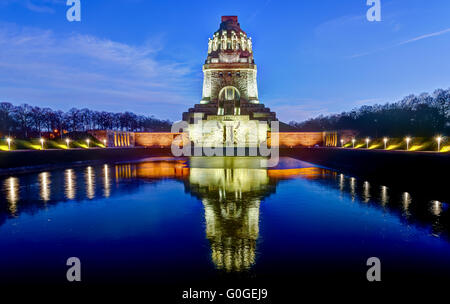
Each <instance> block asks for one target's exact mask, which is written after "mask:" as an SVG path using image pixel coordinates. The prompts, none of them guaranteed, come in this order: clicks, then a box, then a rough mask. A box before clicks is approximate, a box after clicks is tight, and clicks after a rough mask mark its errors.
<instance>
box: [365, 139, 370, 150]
mask: <svg viewBox="0 0 450 304" xmlns="http://www.w3.org/2000/svg"><path fill="white" fill-rule="evenodd" d="M369 142H370V138H369V137H367V138H366V148H367V149H369Z"/></svg>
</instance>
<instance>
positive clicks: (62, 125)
mask: <svg viewBox="0 0 450 304" xmlns="http://www.w3.org/2000/svg"><path fill="white" fill-rule="evenodd" d="M171 125H172V123H171V122H170V121H168V120H160V119H157V118H155V117H153V116H144V115H136V114H134V113H131V112H124V113H111V112H105V111H92V110H89V109H76V108H73V109H70V110H69V111H67V112H63V111H54V110H52V109H49V108H40V107H34V106H30V105H28V104H23V105H20V106H14V105H12V104H11V103H8V102H2V103H0V133H1V135H3V136H6V135H8V136H16V137H23V138H28V137H34V136H39V135H40V134H41V133H42V132H52V131H54V130H58V131H59V132H60V133H61V134H62V133H63V132H62V131H63V130H64V131H68V132H74V131H87V130H120V131H133V132H137V131H140V132H150V131H170V127H171Z"/></svg>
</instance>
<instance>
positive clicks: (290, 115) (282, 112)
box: [265, 98, 334, 122]
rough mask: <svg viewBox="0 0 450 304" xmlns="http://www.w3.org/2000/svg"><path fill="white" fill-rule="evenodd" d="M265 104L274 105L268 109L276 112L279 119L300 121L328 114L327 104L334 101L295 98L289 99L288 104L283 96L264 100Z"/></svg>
mask: <svg viewBox="0 0 450 304" xmlns="http://www.w3.org/2000/svg"><path fill="white" fill-rule="evenodd" d="M265 104H266V105H269V104H270V105H274V106H270V109H271V111H274V112H275V113H277V118H278V119H279V120H281V121H283V122H290V121H297V122H300V121H304V120H307V119H309V118H313V117H317V116H319V115H320V114H323V115H328V114H330V111H329V106H330V105H332V104H334V102H331V101H320V100H313V99H309V98H297V99H289V104H286V98H283V99H270V100H266V102H265Z"/></svg>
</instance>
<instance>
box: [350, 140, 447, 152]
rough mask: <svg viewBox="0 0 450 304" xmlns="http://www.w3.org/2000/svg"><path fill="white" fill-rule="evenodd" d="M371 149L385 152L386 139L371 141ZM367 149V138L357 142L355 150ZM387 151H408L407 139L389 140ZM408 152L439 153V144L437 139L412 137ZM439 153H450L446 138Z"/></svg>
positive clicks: (351, 144) (442, 141)
mask: <svg viewBox="0 0 450 304" xmlns="http://www.w3.org/2000/svg"><path fill="white" fill-rule="evenodd" d="M368 146H369V149H380V150H384V139H383V138H376V139H370V140H369V145H368ZM344 147H345V148H352V147H353V143H352V141H347V142H345V143H344ZM361 148H362V149H367V142H366V139H365V138H362V139H357V140H355V149H361ZM386 150H403V151H406V150H407V141H406V139H405V138H389V139H388V140H387V142H386ZM408 151H433V152H437V151H438V142H437V140H436V138H432V139H430V138H425V137H411V139H410V141H409V147H408ZM439 152H450V145H449V143H448V141H447V140H446V138H442V140H441V145H440V151H439Z"/></svg>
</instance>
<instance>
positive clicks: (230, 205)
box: [0, 157, 450, 271]
mask: <svg viewBox="0 0 450 304" xmlns="http://www.w3.org/2000/svg"><path fill="white" fill-rule="evenodd" d="M255 160H256V161H255ZM281 163H282V164H285V165H286V166H284V167H282V168H281V167H280V168H279V169H270V170H265V169H261V168H259V167H258V166H256V165H255V164H259V161H257V159H255V158H245V157H244V158H239V157H233V158H217V157H214V158H212V159H211V158H206V157H203V158H198V159H197V160H195V159H191V160H190V163H189V165H188V164H187V163H186V160H182V159H173V158H170V159H151V160H148V161H147V162H141V163H126V164H115V165H107V164H105V165H102V166H87V167H81V168H72V169H66V170H55V171H51V172H40V173H36V174H29V175H19V176H11V177H5V178H0V226H1V225H3V223H4V222H5V221H6V220H7V219H8V218H10V217H19V216H21V214H22V213H24V212H37V211H38V210H39V209H41V208H48V207H50V206H51V205H54V204H59V203H61V202H66V201H72V200H74V201H85V200H95V199H107V198H109V197H113V196H116V195H119V194H121V193H124V192H134V191H138V189H139V188H140V186H141V185H142V183H140V182H139V181H140V180H146V181H151V182H155V183H157V182H159V181H161V180H163V179H173V180H177V181H179V182H183V183H184V185H185V189H186V192H189V193H190V194H192V195H194V196H196V197H198V198H199V200H200V201H201V202H202V204H203V206H204V210H205V211H204V212H205V222H206V237H207V238H208V240H209V242H210V244H211V251H212V260H213V262H214V264H215V265H216V266H217V268H219V269H224V270H226V271H242V270H246V269H249V268H250V267H251V266H252V265H253V264H254V262H255V256H256V250H257V240H258V234H259V220H260V213H259V210H260V209H259V207H260V203H261V201H263V200H264V198H266V197H268V196H269V195H271V194H272V193H274V192H275V189H276V187H277V184H278V183H279V181H281V180H288V179H297V178H302V179H310V180H314V182H313V183H314V184H324V187H325V188H326V189H330V188H336V190H337V191H339V192H340V196H341V197H344V196H348V197H349V198H350V199H352V200H353V201H357V202H359V203H360V204H363V205H365V206H372V207H378V208H382V209H383V210H385V211H388V212H389V213H390V214H392V215H397V216H399V217H401V218H402V219H405V220H406V221H407V222H408V223H411V224H415V225H418V226H425V227H430V228H431V232H432V233H433V234H434V235H441V234H442V235H444V236H445V237H446V238H448V236H449V235H450V221H449V220H448V219H449V214H450V213H449V212H450V208H448V205H447V204H445V203H444V202H439V201H435V200H433V201H430V200H429V196H428V193H425V194H427V196H424V197H421V196H419V195H418V194H417V193H408V192H402V191H395V190H394V189H391V188H389V187H387V186H384V185H377V184H372V183H370V182H369V181H365V180H359V179H357V178H355V177H350V176H345V175H343V174H338V173H337V172H333V171H330V170H327V169H322V168H317V167H308V166H297V167H296V166H295V164H291V163H289V160H286V159H284V160H282V162H281ZM419 194H420V193H419Z"/></svg>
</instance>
